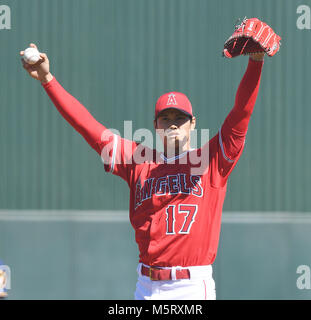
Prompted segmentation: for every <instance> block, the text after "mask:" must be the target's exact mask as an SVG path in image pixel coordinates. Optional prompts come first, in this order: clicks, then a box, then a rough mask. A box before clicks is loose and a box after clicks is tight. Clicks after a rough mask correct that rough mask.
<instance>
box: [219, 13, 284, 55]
mask: <svg viewBox="0 0 311 320" xmlns="http://www.w3.org/2000/svg"><path fill="white" fill-rule="evenodd" d="M280 40H281V37H280V36H278V35H277V34H276V33H275V32H274V31H273V30H272V28H271V27H269V26H268V25H267V24H266V23H264V22H262V21H260V20H259V19H257V18H251V19H246V17H245V18H244V19H243V21H242V22H241V23H240V24H239V25H237V26H235V31H234V33H233V34H232V36H231V37H230V38H229V39H228V40H227V41H226V42H225V45H224V50H223V55H224V56H225V57H227V58H234V57H237V56H240V55H246V54H252V53H258V52H265V53H266V54H267V55H268V56H270V57H272V56H274V55H275V54H276V53H277V52H278V51H279V49H280V45H281V43H280Z"/></svg>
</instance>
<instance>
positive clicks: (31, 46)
mask: <svg viewBox="0 0 311 320" xmlns="http://www.w3.org/2000/svg"><path fill="white" fill-rule="evenodd" d="M29 47H30V48H35V49H37V50H38V48H37V46H36V45H35V44H34V43H31V44H30V45H29Z"/></svg>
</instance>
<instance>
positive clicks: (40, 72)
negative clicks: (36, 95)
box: [19, 43, 53, 83]
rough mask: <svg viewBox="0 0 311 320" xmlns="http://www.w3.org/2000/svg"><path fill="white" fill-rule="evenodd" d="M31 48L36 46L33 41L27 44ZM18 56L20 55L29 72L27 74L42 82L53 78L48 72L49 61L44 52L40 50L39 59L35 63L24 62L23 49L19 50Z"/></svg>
mask: <svg viewBox="0 0 311 320" xmlns="http://www.w3.org/2000/svg"><path fill="white" fill-rule="evenodd" d="M29 47H31V48H36V49H37V50H38V48H37V46H36V45H35V44H34V43H31V44H30V45H29ZM19 54H20V56H21V57H22V58H21V60H22V64H23V67H24V69H25V70H26V71H27V72H28V73H29V75H30V76H31V77H32V78H34V79H36V80H39V81H41V82H42V83H47V82H49V81H51V80H52V79H53V76H52V75H51V73H50V62H49V59H48V57H47V55H46V54H45V53H41V52H40V60H39V61H38V62H37V63H35V64H29V63H27V62H25V60H24V59H23V55H24V51H20V53H19Z"/></svg>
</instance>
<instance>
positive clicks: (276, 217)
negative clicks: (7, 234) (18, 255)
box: [0, 210, 311, 224]
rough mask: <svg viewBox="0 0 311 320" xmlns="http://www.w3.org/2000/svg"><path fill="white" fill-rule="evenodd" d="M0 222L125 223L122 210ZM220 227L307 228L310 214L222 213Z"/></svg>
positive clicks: (42, 214) (27, 215)
mask: <svg viewBox="0 0 311 320" xmlns="http://www.w3.org/2000/svg"><path fill="white" fill-rule="evenodd" d="M0 221H14V222H65V221H69V222H129V213H128V211H126V210H124V211H123V210H116V211H113V210H111V211H108V210H106V211H105V210H103V211H101V210H93V211H92V210H0ZM222 223H225V224H227V223H230V224H237V223H239V224H266V223H269V224H271V223H280V224H284V223H286V224H288V223H289V224H292V223H298V224H309V223H311V212H272V211H269V212H224V213H223V215H222Z"/></svg>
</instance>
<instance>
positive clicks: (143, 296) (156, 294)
mask: <svg viewBox="0 0 311 320" xmlns="http://www.w3.org/2000/svg"><path fill="white" fill-rule="evenodd" d="M141 267H142V264H141V263H139V264H138V267H137V273H138V280H137V284H136V291H135V300H215V299H216V290H215V281H214V279H213V277H212V272H213V269H212V266H211V265H208V266H195V267H187V268H186V269H189V270H190V279H180V280H167V281H153V280H151V279H150V278H149V277H147V276H144V275H142V274H141ZM166 269H170V268H166Z"/></svg>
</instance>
